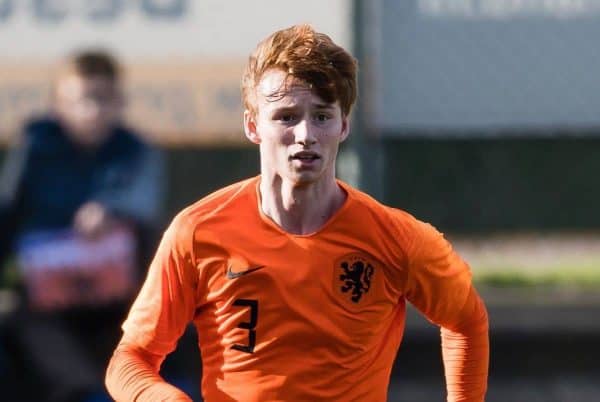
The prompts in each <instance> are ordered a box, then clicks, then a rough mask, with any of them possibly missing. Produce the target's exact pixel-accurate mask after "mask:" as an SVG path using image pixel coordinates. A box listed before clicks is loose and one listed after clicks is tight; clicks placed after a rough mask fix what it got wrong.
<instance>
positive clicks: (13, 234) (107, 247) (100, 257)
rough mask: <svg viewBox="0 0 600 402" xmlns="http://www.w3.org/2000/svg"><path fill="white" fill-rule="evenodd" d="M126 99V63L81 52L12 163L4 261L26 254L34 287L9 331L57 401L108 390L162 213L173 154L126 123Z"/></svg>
mask: <svg viewBox="0 0 600 402" xmlns="http://www.w3.org/2000/svg"><path fill="white" fill-rule="evenodd" d="M124 104H125V100H124V94H123V89H122V78H121V71H120V67H119V65H118V64H117V61H116V60H115V59H114V58H113V57H112V56H111V55H110V54H108V53H106V52H104V51H97V50H89V51H82V52H80V53H77V54H75V55H74V56H73V57H72V58H70V59H68V60H67V61H66V62H64V63H63V64H62V65H61V66H60V68H59V71H58V74H57V78H56V81H55V83H54V87H53V94H52V108H51V111H50V112H49V113H48V115H47V116H45V117H42V118H36V119H33V120H32V121H30V122H28V123H27V124H26V125H25V127H24V129H23V135H22V136H21V139H20V144H19V145H18V146H16V147H15V148H14V149H12V150H10V152H9V154H8V156H7V160H6V161H5V164H4V169H3V171H2V176H1V181H0V237H1V239H0V262H3V261H6V259H7V258H8V257H9V256H14V258H13V260H14V261H15V264H16V266H17V267H18V269H19V271H20V277H21V278H22V282H23V285H24V286H23V290H24V292H23V294H24V303H22V306H21V308H20V309H19V311H18V312H17V314H16V315H15V317H14V319H13V320H12V324H11V325H10V329H9V333H10V336H9V337H11V338H14V339H15V343H16V344H17V345H18V348H19V350H21V351H22V354H23V359H24V360H25V361H26V365H27V367H26V368H27V373H22V374H21V375H20V377H23V378H24V379H33V378H38V379H40V380H41V382H42V388H41V391H40V395H44V400H47V401H84V400H86V397H87V395H91V394H93V393H94V392H104V391H102V390H103V373H104V368H105V367H106V364H107V362H108V359H109V358H110V355H111V352H112V350H113V349H114V346H115V345H116V343H117V341H118V339H119V324H120V323H121V322H122V320H123V318H124V316H125V313H126V308H127V307H128V305H129V303H130V302H131V300H132V298H133V296H134V295H135V292H136V291H137V289H138V288H139V284H141V277H142V275H140V274H141V272H139V271H140V269H139V267H140V265H141V264H140V260H141V259H142V258H143V256H144V251H145V250H144V245H145V244H148V242H150V241H151V240H152V239H151V233H152V230H156V225H157V224H158V219H159V218H160V212H161V198H162V195H163V194H162V193H163V190H162V186H163V183H162V181H163V177H162V175H163V163H162V157H161V155H160V153H159V151H158V150H156V149H154V148H152V147H150V146H149V145H148V144H146V143H144V142H143V141H142V140H141V138H140V137H139V136H138V134H137V133H136V132H135V131H132V130H131V129H129V128H127V127H126V126H125V125H124V124H123V120H122V112H123V109H124ZM32 376H33V377H32ZM40 398H41V397H40ZM37 400H40V399H37Z"/></svg>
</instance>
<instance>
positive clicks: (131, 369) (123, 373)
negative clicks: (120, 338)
mask: <svg viewBox="0 0 600 402" xmlns="http://www.w3.org/2000/svg"><path fill="white" fill-rule="evenodd" d="M162 359H163V358H162V357H160V356H158V355H154V354H151V353H148V352H145V351H143V350H141V349H139V348H135V347H133V346H131V345H128V344H124V343H121V344H119V346H118V347H117V349H116V351H115V353H114V355H113V357H112V359H111V361H110V363H109V366H108V370H107V372H106V388H107V389H108V392H109V393H110V395H111V396H112V397H113V398H114V399H115V400H116V401H118V402H126V401H136V402H145V401H148V402H151V401H177V402H191V401H192V399H191V398H190V397H189V396H187V395H186V394H185V393H184V392H182V391H181V390H179V389H178V388H176V387H174V386H172V385H170V384H168V383H167V382H166V381H165V380H164V379H163V378H162V377H161V376H160V375H159V374H158V372H159V368H160V364H161V362H162Z"/></svg>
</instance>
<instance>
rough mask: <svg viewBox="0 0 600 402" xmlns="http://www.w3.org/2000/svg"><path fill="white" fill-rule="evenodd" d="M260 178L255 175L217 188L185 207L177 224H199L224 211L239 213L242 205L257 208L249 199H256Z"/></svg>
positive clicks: (179, 215)
mask: <svg viewBox="0 0 600 402" xmlns="http://www.w3.org/2000/svg"><path fill="white" fill-rule="evenodd" d="M257 183H258V178H257V177H253V178H249V179H245V180H243V181H240V182H237V183H234V184H231V185H229V186H227V187H223V188H221V189H220V190H217V191H215V192H213V193H211V194H209V195H207V196H205V197H203V198H201V199H200V200H198V201H196V202H195V203H193V204H191V205H189V206H188V207H186V208H184V209H183V210H182V211H181V212H179V213H178V214H177V216H176V217H175V219H174V220H173V225H176V226H180V227H182V226H185V227H189V226H190V225H191V226H197V225H198V224H200V223H203V222H205V221H207V220H209V219H211V218H213V217H214V216H217V215H219V214H222V213H223V212H224V211H231V210H234V212H236V213H237V214H238V215H239V214H241V213H242V212H243V211H242V210H241V209H240V206H244V207H246V208H247V207H251V208H255V207H256V205H251V203H249V201H251V200H252V199H254V198H253V197H254V196H255V193H256V185H257Z"/></svg>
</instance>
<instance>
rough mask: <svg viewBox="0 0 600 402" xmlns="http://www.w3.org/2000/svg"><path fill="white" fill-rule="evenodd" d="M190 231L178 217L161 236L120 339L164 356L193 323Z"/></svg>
mask: <svg viewBox="0 0 600 402" xmlns="http://www.w3.org/2000/svg"><path fill="white" fill-rule="evenodd" d="M192 244H193V230H192V229H191V228H190V225H189V224H188V223H187V222H186V219H185V218H184V217H182V216H181V215H180V216H178V217H177V218H175V220H174V221H173V223H172V224H171V225H170V226H169V228H168V229H167V231H166V232H165V233H164V235H163V238H162V240H161V242H160V245H159V247H158V250H157V252H156V255H155V257H154V259H153V261H152V263H151V264H150V267H149V270H148V274H147V277H146V279H145V281H144V284H143V286H142V289H141V290H140V292H139V294H138V296H137V298H136V300H135V301H134V303H133V306H132V307H131V310H130V312H129V315H128V317H127V319H126V320H125V322H124V323H123V331H124V336H123V339H124V340H125V341H127V342H129V343H133V344H136V345H137V346H140V347H142V348H144V349H145V350H147V351H149V352H152V353H155V354H158V355H166V354H168V353H170V352H171V351H173V350H174V349H175V347H176V344H177V341H178V339H179V338H180V337H181V335H182V334H183V332H184V331H185V328H186V326H187V325H188V323H189V322H190V321H191V320H192V319H193V316H194V312H195V310H196V289H197V275H196V271H195V268H194V264H193V260H194V259H193V253H192Z"/></svg>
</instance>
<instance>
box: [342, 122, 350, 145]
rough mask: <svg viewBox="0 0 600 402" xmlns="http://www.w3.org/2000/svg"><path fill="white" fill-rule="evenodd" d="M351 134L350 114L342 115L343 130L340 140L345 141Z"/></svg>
mask: <svg viewBox="0 0 600 402" xmlns="http://www.w3.org/2000/svg"><path fill="white" fill-rule="evenodd" d="M348 134H350V116H344V117H342V132H341V133H340V142H344V141H345V140H346V138H348Z"/></svg>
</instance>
